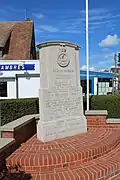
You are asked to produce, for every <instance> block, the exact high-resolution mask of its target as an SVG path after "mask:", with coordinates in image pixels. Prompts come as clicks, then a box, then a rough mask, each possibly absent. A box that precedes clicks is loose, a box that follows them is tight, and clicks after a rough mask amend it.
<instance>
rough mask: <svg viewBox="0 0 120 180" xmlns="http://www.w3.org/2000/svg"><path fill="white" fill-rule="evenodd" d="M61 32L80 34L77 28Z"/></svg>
mask: <svg viewBox="0 0 120 180" xmlns="http://www.w3.org/2000/svg"><path fill="white" fill-rule="evenodd" d="M63 32H65V33H71V34H80V33H81V31H79V30H74V29H69V30H64V31H63Z"/></svg>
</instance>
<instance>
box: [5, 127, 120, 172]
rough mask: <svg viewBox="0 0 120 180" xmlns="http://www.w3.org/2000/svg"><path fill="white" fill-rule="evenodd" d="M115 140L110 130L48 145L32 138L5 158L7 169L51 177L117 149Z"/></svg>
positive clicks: (119, 133) (119, 135) (93, 131)
mask: <svg viewBox="0 0 120 180" xmlns="http://www.w3.org/2000/svg"><path fill="white" fill-rule="evenodd" d="M119 139H120V131H119V130H111V129H90V130H89V131H88V133H86V134H82V135H81V134H79V135H76V136H73V137H69V138H64V139H59V140H56V141H51V142H48V143H42V142H40V141H39V140H37V138H36V135H35V136H33V137H32V138H31V139H29V140H28V141H27V142H26V143H24V144H23V145H22V146H21V147H20V148H19V149H17V150H16V151H15V152H14V153H13V154H12V155H11V156H9V157H8V158H7V166H8V167H9V165H15V164H17V163H18V164H19V165H20V166H21V167H22V168H23V170H25V172H32V173H48V172H49V173H53V172H54V171H55V170H57V169H59V168H61V169H64V168H70V167H74V166H75V167H76V166H78V165H81V164H83V163H86V162H88V161H91V160H92V161H93V160H94V159H96V158H98V157H100V156H103V155H104V154H106V153H108V152H109V151H111V150H112V149H114V148H115V147H116V145H118V143H119V141H120V140H119Z"/></svg>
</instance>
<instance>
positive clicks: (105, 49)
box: [102, 48, 111, 52]
mask: <svg viewBox="0 0 120 180" xmlns="http://www.w3.org/2000/svg"><path fill="white" fill-rule="evenodd" d="M102 51H104V52H111V49H109V48H103V49H102Z"/></svg>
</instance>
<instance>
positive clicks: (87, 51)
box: [86, 0, 89, 110]
mask: <svg viewBox="0 0 120 180" xmlns="http://www.w3.org/2000/svg"><path fill="white" fill-rule="evenodd" d="M86 66H87V110H89V35H88V0H86Z"/></svg>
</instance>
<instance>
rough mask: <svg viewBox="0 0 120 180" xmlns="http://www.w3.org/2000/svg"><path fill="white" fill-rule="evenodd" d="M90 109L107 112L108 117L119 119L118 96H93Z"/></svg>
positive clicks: (119, 99)
mask: <svg viewBox="0 0 120 180" xmlns="http://www.w3.org/2000/svg"><path fill="white" fill-rule="evenodd" d="M91 109H93V110H107V111H108V117H111V118H112V117H114V118H120V95H100V96H93V97H92V101H91Z"/></svg>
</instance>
